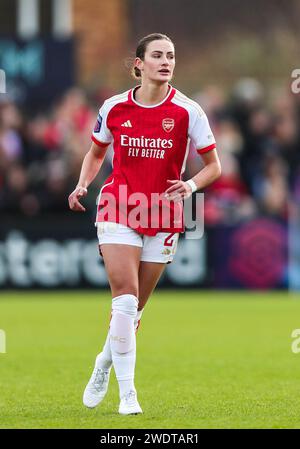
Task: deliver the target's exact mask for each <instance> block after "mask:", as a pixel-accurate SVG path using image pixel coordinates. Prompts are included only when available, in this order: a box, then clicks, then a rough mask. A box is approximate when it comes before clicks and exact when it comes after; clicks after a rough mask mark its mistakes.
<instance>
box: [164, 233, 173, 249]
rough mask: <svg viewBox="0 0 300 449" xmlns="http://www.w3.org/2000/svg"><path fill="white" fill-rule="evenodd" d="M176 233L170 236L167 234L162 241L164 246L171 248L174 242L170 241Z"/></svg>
mask: <svg viewBox="0 0 300 449" xmlns="http://www.w3.org/2000/svg"><path fill="white" fill-rule="evenodd" d="M175 234H176V232H172V234H169V235H168V236H167V237H166V238H165V241H164V246H173V243H174V240H171V238H172V237H173V235H175ZM170 240H171V241H170Z"/></svg>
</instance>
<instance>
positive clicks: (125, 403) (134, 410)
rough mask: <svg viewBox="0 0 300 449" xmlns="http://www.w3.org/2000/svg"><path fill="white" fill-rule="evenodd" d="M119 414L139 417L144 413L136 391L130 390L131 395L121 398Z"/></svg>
mask: <svg viewBox="0 0 300 449" xmlns="http://www.w3.org/2000/svg"><path fill="white" fill-rule="evenodd" d="M119 413H120V414H121V415H137V414H138V413H143V410H142V409H141V407H140V404H139V403H138V400H137V395H136V392H135V391H134V390H130V391H129V393H127V394H126V395H125V396H123V397H122V398H121V402H120V406H119Z"/></svg>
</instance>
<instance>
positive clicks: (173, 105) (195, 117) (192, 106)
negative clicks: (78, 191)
mask: <svg viewBox="0 0 300 449" xmlns="http://www.w3.org/2000/svg"><path fill="white" fill-rule="evenodd" d="M138 88H139V86H136V87H135V88H133V89H130V90H129V91H127V92H124V93H122V94H120V95H116V96H114V97H112V98H110V99H108V100H106V101H105V102H104V104H103V106H102V107H101V108H100V111H99V115H98V118H97V122H96V125H95V128H94V131H93V134H92V140H93V141H94V142H95V143H96V144H97V145H99V146H100V147H104V146H106V145H107V144H109V143H112V145H113V150H114V156H113V170H112V173H111V175H110V176H109V177H108V178H107V179H106V181H105V183H104V185H103V186H102V188H101V190H100V194H99V198H98V208H97V218H96V222H100V221H113V222H116V223H122V224H124V225H126V226H129V227H131V228H133V229H135V230H136V231H137V232H139V233H141V234H146V235H150V236H153V235H156V234H157V232H183V231H184V223H183V202H179V203H174V201H171V202H170V201H169V200H167V199H166V198H164V195H163V194H164V192H165V191H166V189H167V188H168V187H170V184H168V183H167V180H168V179H178V180H179V179H181V176H182V174H183V173H184V170H185V164H186V159H187V156H188V148H189V139H192V141H193V143H194V145H195V147H196V148H197V151H198V153H199V154H201V153H205V152H207V151H210V150H213V149H214V148H215V147H216V145H215V138H214V136H213V133H212V131H211V129H210V126H209V123H208V120H207V117H206V115H205V113H204V112H203V110H202V109H201V107H200V106H199V105H198V104H197V103H196V102H195V101H193V100H191V99H189V98H188V97H186V96H185V95H183V94H182V93H180V92H179V91H178V90H177V89H174V88H173V87H172V86H169V91H168V94H167V96H166V97H165V99H164V100H163V101H162V102H160V103H159V104H156V105H153V106H152V105H151V106H145V105H142V104H140V103H138V102H137V101H136V100H135V91H136V89H138Z"/></svg>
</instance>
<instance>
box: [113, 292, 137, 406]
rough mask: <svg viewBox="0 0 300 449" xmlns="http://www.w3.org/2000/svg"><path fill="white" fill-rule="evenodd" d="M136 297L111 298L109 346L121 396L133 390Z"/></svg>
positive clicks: (129, 295)
mask: <svg viewBox="0 0 300 449" xmlns="http://www.w3.org/2000/svg"><path fill="white" fill-rule="evenodd" d="M137 306H138V299H137V298H136V297H135V296H134V295H131V294H125V295H121V296H117V297H116V298H113V302H112V319H111V323H110V330H109V333H110V347H111V353H112V361H113V365H114V369H115V373H116V377H117V380H118V383H119V388H120V397H121V398H122V397H123V396H124V395H126V394H127V393H128V392H130V391H132V390H134V391H135V387H134V369H135V359H136V341H135V329H134V320H135V318H136V315H137Z"/></svg>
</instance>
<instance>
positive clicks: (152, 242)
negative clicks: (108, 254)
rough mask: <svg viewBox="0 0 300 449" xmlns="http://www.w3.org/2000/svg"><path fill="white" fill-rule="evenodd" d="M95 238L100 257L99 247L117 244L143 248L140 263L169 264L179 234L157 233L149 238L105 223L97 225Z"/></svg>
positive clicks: (123, 227) (107, 222) (127, 228)
mask: <svg viewBox="0 0 300 449" xmlns="http://www.w3.org/2000/svg"><path fill="white" fill-rule="evenodd" d="M97 236H98V240H99V249H100V255H101V256H102V253H101V247H100V245H105V244H106V243H118V244H123V245H133V246H139V247H140V248H143V249H142V254H141V261H142V262H158V263H171V262H172V260H173V257H174V255H175V252H176V249H177V242H178V237H179V233H178V232H175V233H169V232H158V233H157V234H156V235H155V236H153V237H150V236H148V235H142V234H139V233H137V232H136V231H135V230H134V229H131V228H129V227H127V226H124V225H122V224H120V223H113V222H110V221H105V222H99V223H97Z"/></svg>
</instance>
